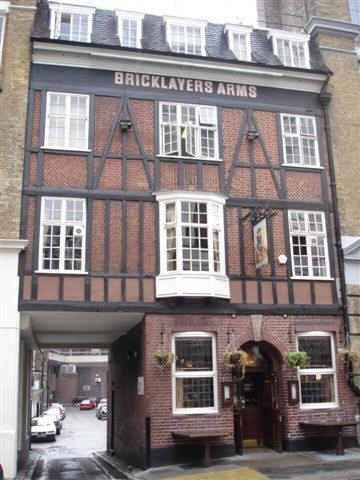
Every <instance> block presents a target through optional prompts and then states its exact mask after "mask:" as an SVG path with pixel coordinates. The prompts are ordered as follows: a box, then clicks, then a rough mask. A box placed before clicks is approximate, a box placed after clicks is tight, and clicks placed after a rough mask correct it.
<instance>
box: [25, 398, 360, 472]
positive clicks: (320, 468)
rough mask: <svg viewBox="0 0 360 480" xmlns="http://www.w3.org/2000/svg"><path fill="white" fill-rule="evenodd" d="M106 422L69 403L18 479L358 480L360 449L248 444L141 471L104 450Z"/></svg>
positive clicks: (34, 444) (36, 444)
mask: <svg viewBox="0 0 360 480" xmlns="http://www.w3.org/2000/svg"><path fill="white" fill-rule="evenodd" d="M105 450H106V421H100V420H97V418H96V417H95V411H94V410H90V411H79V410H78V409H76V408H74V407H68V409H67V416H66V418H65V420H64V423H63V429H62V432H61V434H60V435H59V436H57V441H56V443H53V442H41V443H40V442H39V443H33V444H32V450H31V451H30V455H29V461H28V463H27V465H26V466H25V468H24V469H23V470H22V471H21V472H19V474H18V476H17V480H106V479H110V480H114V479H126V480H315V479H316V480H360V448H351V449H346V450H345V455H344V456H337V455H336V453H335V451H331V452H324V451H322V452H297V453H288V452H283V453H277V452H274V451H273V450H270V449H266V448H247V449H245V450H244V455H242V456H238V455H237V456H234V457H228V458H222V459H216V460H214V461H213V465H212V466H211V467H210V468H204V467H202V465H201V462H200V459H199V463H193V464H186V465H171V466H167V467H161V468H151V469H149V470H145V471H143V470H140V469H137V468H134V467H132V466H129V465H127V464H125V463H123V462H121V461H120V460H118V459H116V458H115V457H111V456H110V455H108V454H107V453H106V452H105Z"/></svg>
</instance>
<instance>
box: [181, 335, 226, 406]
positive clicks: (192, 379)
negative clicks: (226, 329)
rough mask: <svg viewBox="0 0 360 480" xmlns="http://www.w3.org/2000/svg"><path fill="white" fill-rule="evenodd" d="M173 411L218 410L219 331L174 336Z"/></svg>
mask: <svg viewBox="0 0 360 480" xmlns="http://www.w3.org/2000/svg"><path fill="white" fill-rule="evenodd" d="M172 352H173V354H174V355H175V356H176V360H175V362H174V363H173V367H172V373H173V375H172V379H173V381H172V391H173V413H174V414H193V413H197V414H199V413H217V412H218V392H217V366H216V342H215V334H214V333H209V332H181V333H175V334H174V335H173V337H172Z"/></svg>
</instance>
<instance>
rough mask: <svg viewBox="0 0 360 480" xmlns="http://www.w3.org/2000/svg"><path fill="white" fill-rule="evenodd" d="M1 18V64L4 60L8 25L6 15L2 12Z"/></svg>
mask: <svg viewBox="0 0 360 480" xmlns="http://www.w3.org/2000/svg"><path fill="white" fill-rule="evenodd" d="M0 20H1V22H2V28H1V31H0V65H1V62H2V52H3V48H4V38H5V26H6V15H3V14H2V13H0Z"/></svg>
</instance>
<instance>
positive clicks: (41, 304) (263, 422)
mask: <svg viewBox="0 0 360 480" xmlns="http://www.w3.org/2000/svg"><path fill="white" fill-rule="evenodd" d="M31 40H32V66H31V78H30V90H29V107H28V125H27V136H26V141H27V144H26V152H25V164H24V183H23V199H22V219H23V225H22V228H23V230H22V237H21V238H27V240H28V242H29V243H28V246H27V248H26V251H25V253H24V254H22V255H21V262H20V275H21V280H20V301H19V302H20V303H19V305H20V311H21V312H22V313H24V312H26V314H27V315H28V317H29V320H30V322H31V323H32V325H33V329H34V331H35V332H36V331H37V330H38V331H39V333H38V338H39V339H40V343H41V344H43V345H47V346H49V345H50V344H52V343H56V344H58V345H59V342H61V340H59V338H62V337H61V332H62V330H64V331H65V330H66V329H67V330H68V331H70V330H71V332H73V340H72V342H73V343H76V341H77V340H76V339H78V340H79V341H80V339H81V338H90V337H87V335H90V334H91V332H92V333H94V328H95V327H94V326H96V328H95V331H96V332H97V333H96V332H95V333H96V335H97V336H96V335H95V336H94V337H93V338H95V339H96V338H98V339H99V338H103V339H104V340H103V343H104V345H106V344H110V343H111V345H110V360H109V381H108V385H109V387H108V399H109V400H108V401H109V418H108V430H107V449H108V452H110V453H112V454H113V455H115V456H116V457H119V458H122V459H125V460H126V461H128V462H133V463H135V464H137V465H139V466H141V467H143V468H147V467H150V466H152V467H154V466H160V465H166V464H172V463H178V462H182V461H190V460H197V459H199V458H201V457H202V455H203V453H202V452H203V449H202V447H201V446H200V447H199V446H198V445H197V444H193V439H191V437H196V439H197V440H199V439H203V440H204V441H205V443H206V441H207V440H208V439H209V438H210V440H211V445H210V448H211V456H212V457H221V456H231V455H234V454H235V453H241V452H242V451H243V449H244V448H251V446H264V447H268V448H271V449H274V450H275V451H278V452H281V451H282V450H287V451H299V450H311V449H319V448H334V447H335V445H336V442H337V439H336V435H335V433H336V432H335V430H334V429H332V428H330V427H329V426H327V427H326V425H329V424H331V423H333V422H334V421H336V422H340V423H351V422H353V419H354V408H355V401H354V394H353V392H352V391H351V389H350V387H349V385H348V383H347V375H346V372H345V371H344V370H343V369H342V368H341V365H340V364H339V361H338V356H337V353H338V350H339V349H341V348H343V347H344V345H345V340H346V335H347V326H346V324H344V320H343V309H342V305H341V292H340V291H339V288H338V285H339V284H340V282H339V277H340V274H341V268H340V266H339V256H338V251H337V245H336V231H335V227H334V225H335V221H334V214H335V212H336V210H335V209H336V204H335V203H336V202H335V199H334V194H333V189H332V188H331V184H332V182H333V181H334V179H333V177H332V167H331V164H330V158H331V154H330V150H329V148H330V147H331V143H330V141H329V138H328V135H327V129H326V123H325V121H326V118H325V117H324V103H326V102H328V101H329V95H328V94H327V93H326V82H327V79H328V77H329V75H330V74H331V72H330V71H329V70H328V69H327V67H326V66H325V65H324V62H323V60H322V57H321V54H320V51H319V49H318V47H317V45H316V44H315V42H314V41H313V40H312V39H311V38H310V36H309V35H307V34H303V33H296V32H287V31H283V30H266V29H258V28H255V27H254V28H253V27H251V26H244V25H238V24H230V23H229V24H226V25H220V24H213V23H209V22H207V21H204V20H192V19H187V18H178V17H170V16H163V17H161V16H155V15H147V14H146V13H144V14H142V13H139V12H131V11H119V10H115V11H110V10H99V9H96V8H93V7H80V6H75V5H67V4H66V5H65V4H61V2H60V3H59V2H46V1H44V2H40V3H39V4H38V6H37V11H36V15H35V23H34V28H33V32H32V39H31ZM339 272H340V273H339ZM55 317H56V319H57V321H56V325H55V327H54V328H53V330H54V331H53V335H55V336H56V335H59V336H58V337H57V340H51V338H53V337H51V331H50V330H51V327H50V325H53V324H54V318H55ZM47 327H48V329H49V331H48V335H46V334H45V333H46V331H47ZM70 327H71V328H70ZM44 332H45V333H44ZM59 332H60V333H59ZM114 332H115V338H114V337H111V334H113V333H114ZM105 334H108V337H106V335H105ZM54 338H55V337H54ZM106 338H108V341H107V342H106ZM109 339H111V340H109ZM98 342H99V340H98ZM63 346H68V344H67V345H65V343H64V344H63ZM244 352H245V353H244ZM288 352H292V353H290V354H289V353H288ZM294 352H305V353H306V354H307V355H304V354H301V355H298V357H299V358H300V359H301V361H299V362H298V364H295V366H291V365H290V364H289V362H288V361H287V360H286V358H289V357H290V358H292V359H294V357H295V355H294ZM238 359H240V361H239V363H236V361H237V360H238ZM234 365H235V366H234ZM297 365H298V366H297ZM321 422H322V423H323V425H321V424H320V425H317V424H319V423H321ZM306 423H310V425H306ZM204 432H207V435H208V436H207V437H206V435H205V433H204ZM212 436H213V437H212ZM205 437H206V438H205ZM211 437H212V438H211ZM343 442H344V445H345V446H355V445H356V444H357V440H356V432H355V427H354V426H345V427H344V429H343Z"/></svg>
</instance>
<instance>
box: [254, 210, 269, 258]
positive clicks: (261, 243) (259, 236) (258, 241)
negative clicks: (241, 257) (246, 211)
mask: <svg viewBox="0 0 360 480" xmlns="http://www.w3.org/2000/svg"><path fill="white" fill-rule="evenodd" d="M253 234H254V249H255V268H261V267H263V266H264V265H267V264H268V263H269V249H268V239H267V227H266V218H262V219H261V220H259V221H258V222H257V223H255V225H254V226H253Z"/></svg>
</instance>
